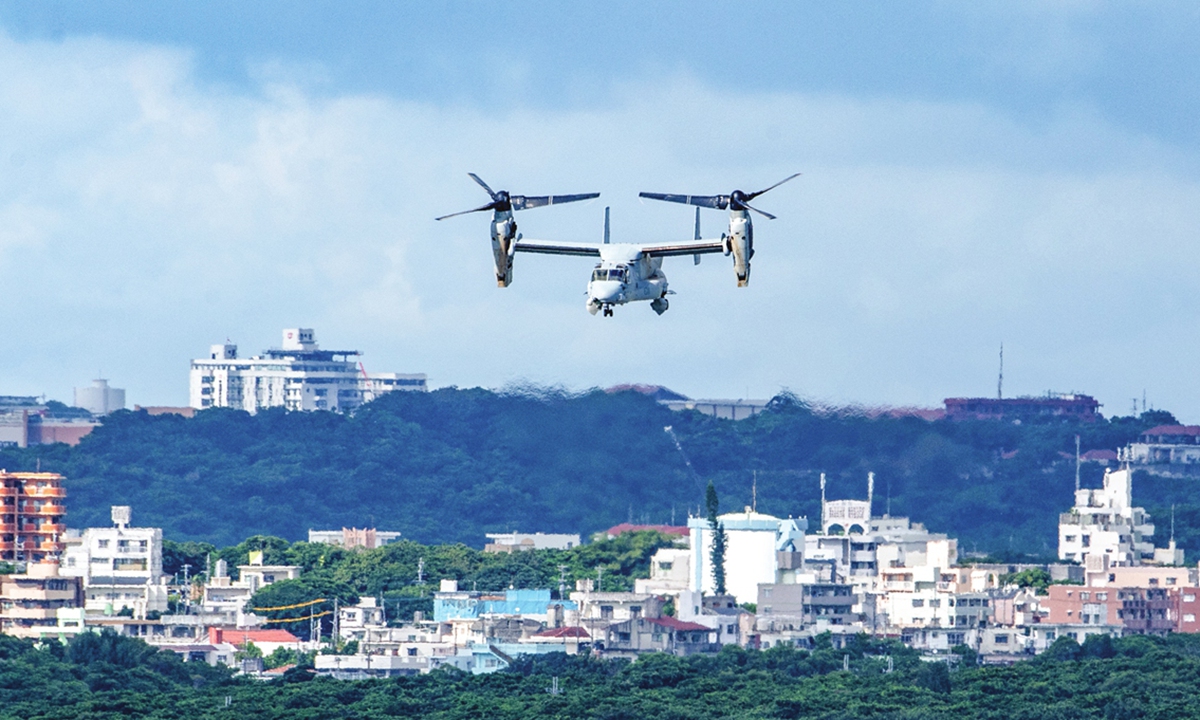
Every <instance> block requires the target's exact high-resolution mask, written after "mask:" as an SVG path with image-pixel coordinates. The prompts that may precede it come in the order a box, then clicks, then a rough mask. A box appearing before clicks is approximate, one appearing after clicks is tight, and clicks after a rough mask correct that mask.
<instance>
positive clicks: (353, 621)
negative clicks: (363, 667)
mask: <svg viewBox="0 0 1200 720" xmlns="http://www.w3.org/2000/svg"><path fill="white" fill-rule="evenodd" d="M384 624H385V623H384V618H383V607H381V606H380V605H379V603H378V601H377V600H376V599H375V598H373V597H364V598H359V601H358V603H357V604H355V605H350V606H347V607H343V608H340V609H339V610H338V635H340V636H341V638H342V639H343V640H362V639H363V638H365V637H366V631H367V628H379V627H383V626H384Z"/></svg>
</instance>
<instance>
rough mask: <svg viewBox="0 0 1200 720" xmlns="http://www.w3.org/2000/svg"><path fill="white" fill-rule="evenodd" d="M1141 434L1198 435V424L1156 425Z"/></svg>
mask: <svg viewBox="0 0 1200 720" xmlns="http://www.w3.org/2000/svg"><path fill="white" fill-rule="evenodd" d="M1142 434H1143V435H1192V436H1195V435H1200V425H1157V426H1155V427H1152V428H1150V429H1149V430H1147V431H1146V432H1144V433H1142Z"/></svg>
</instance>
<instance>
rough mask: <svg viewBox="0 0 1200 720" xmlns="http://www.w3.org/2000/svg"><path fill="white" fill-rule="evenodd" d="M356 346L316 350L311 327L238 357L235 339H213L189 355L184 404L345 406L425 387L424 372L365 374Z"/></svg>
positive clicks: (249, 407) (245, 407)
mask: <svg viewBox="0 0 1200 720" xmlns="http://www.w3.org/2000/svg"><path fill="white" fill-rule="evenodd" d="M359 354H360V353H359V352H358V351H357V350H321V349H319V348H318V347H317V341H316V337H315V336H314V334H313V331H312V329H311V328H289V329H286V330H284V331H283V345H282V347H279V348H271V349H268V350H264V351H263V353H262V355H255V356H252V357H249V358H239V357H238V352H237V345H232V344H229V343H225V344H224V345H213V346H212V349H211V351H210V352H209V356H208V357H206V358H199V359H196V360H193V361H192V370H191V377H190V388H189V395H190V401H189V404H190V405H191V406H192V407H194V408H197V409H205V408H210V407H230V408H237V409H239V410H245V411H247V412H250V413H254V412H257V411H258V410H260V409H263V408H272V407H282V408H287V409H288V410H333V411H335V412H349V411H352V410H354V409H355V408H357V407H358V406H359V405H362V404H363V403H365V402H370V401H371V400H373V399H375V398H376V397H378V396H379V395H383V394H385V393H389V392H392V391H393V390H427V389H428V387H427V384H426V378H425V375H424V374H414V375H400V374H397V373H370V374H368V373H367V372H366V371H365V370H364V369H363V367H362V364H361V363H358V362H355V361H354V360H351V358H352V357H355V356H357V355H359Z"/></svg>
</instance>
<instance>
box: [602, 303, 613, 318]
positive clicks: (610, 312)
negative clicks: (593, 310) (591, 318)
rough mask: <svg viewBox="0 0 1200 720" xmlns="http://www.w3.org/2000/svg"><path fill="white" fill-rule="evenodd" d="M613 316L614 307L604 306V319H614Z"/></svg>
mask: <svg viewBox="0 0 1200 720" xmlns="http://www.w3.org/2000/svg"><path fill="white" fill-rule="evenodd" d="M612 316H613V309H612V305H605V306H604V317H612Z"/></svg>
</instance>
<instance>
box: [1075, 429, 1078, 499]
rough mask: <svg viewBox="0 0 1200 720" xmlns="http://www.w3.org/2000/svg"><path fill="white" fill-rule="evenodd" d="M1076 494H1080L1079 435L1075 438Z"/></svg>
mask: <svg viewBox="0 0 1200 720" xmlns="http://www.w3.org/2000/svg"><path fill="white" fill-rule="evenodd" d="M1075 492H1079V435H1076V436H1075Z"/></svg>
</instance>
